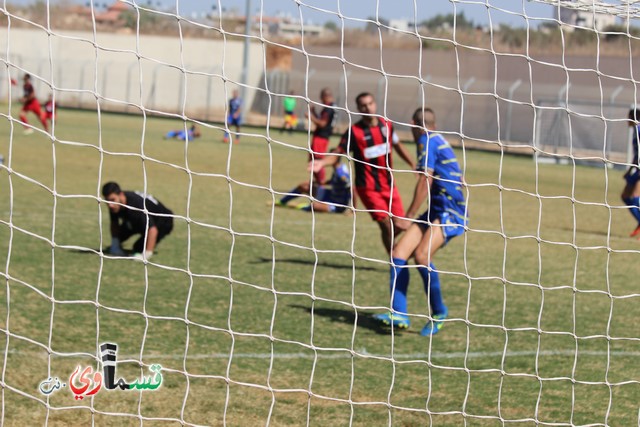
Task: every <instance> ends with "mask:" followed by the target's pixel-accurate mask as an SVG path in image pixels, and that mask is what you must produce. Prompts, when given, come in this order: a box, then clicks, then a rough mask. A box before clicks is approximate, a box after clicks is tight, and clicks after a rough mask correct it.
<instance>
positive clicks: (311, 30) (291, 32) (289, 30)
mask: <svg viewBox="0 0 640 427" xmlns="http://www.w3.org/2000/svg"><path fill="white" fill-rule="evenodd" d="M303 30H304V35H305V36H321V35H322V33H323V32H324V27H323V26H322V25H313V24H305V25H304V26H302V25H300V23H299V22H275V23H273V24H271V25H270V26H269V32H270V33H272V34H276V35H278V36H281V37H297V36H301V35H302V31H303Z"/></svg>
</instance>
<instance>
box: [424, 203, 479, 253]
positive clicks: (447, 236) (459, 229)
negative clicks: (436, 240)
mask: <svg viewBox="0 0 640 427" xmlns="http://www.w3.org/2000/svg"><path fill="white" fill-rule="evenodd" d="M454 206H455V208H454ZM418 220H419V221H420V222H419V223H418V224H419V225H420V227H421V228H422V229H423V230H426V229H427V228H429V227H431V226H432V225H433V222H434V221H435V220H440V224H439V225H435V226H436V227H440V229H441V230H442V234H443V235H444V244H445V245H446V244H447V243H449V240H451V239H453V238H454V237H456V236H459V235H461V234H463V233H464V227H465V225H467V224H468V223H469V219H468V218H467V217H465V216H464V210H462V212H461V209H459V207H458V206H457V205H456V204H455V202H451V203H450V204H449V205H448V206H441V205H434V206H430V207H429V209H427V211H426V212H424V213H423V214H422V215H420V217H419V218H418ZM443 246H444V245H443Z"/></svg>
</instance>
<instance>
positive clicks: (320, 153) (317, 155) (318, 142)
mask: <svg viewBox="0 0 640 427" xmlns="http://www.w3.org/2000/svg"><path fill="white" fill-rule="evenodd" d="M328 150H329V140H328V139H327V138H322V137H319V136H314V137H313V139H312V140H311V151H312V153H313V158H314V159H315V160H320V159H323V158H324V156H325V154H327V151H328ZM326 176H327V175H326V172H325V170H324V168H322V169H321V170H319V171H318V172H314V174H313V179H314V181H316V182H317V183H318V184H321V185H322V184H324V183H325V179H326Z"/></svg>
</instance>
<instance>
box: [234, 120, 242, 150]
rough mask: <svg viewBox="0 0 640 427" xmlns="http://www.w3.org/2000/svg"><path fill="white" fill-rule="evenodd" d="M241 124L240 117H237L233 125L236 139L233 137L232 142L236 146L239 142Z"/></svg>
mask: <svg viewBox="0 0 640 427" xmlns="http://www.w3.org/2000/svg"><path fill="white" fill-rule="evenodd" d="M241 124H242V117H241V116H238V117H237V118H236V119H235V125H236V137H235V139H234V140H233V142H234V143H236V144H237V143H238V142H240V125H241Z"/></svg>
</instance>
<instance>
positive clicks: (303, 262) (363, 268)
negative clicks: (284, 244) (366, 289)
mask: <svg viewBox="0 0 640 427" xmlns="http://www.w3.org/2000/svg"><path fill="white" fill-rule="evenodd" d="M272 261H273V260H272V259H271V258H265V257H259V258H258V260H257V261H253V262H252V264H258V263H265V262H269V263H270V262H272ZM275 261H276V262H277V263H285V264H299V265H314V264H316V262H315V261H312V260H306V259H300V258H276V260H275ZM317 265H318V267H329V268H336V269H342V270H352V269H353V268H354V267H353V266H352V265H346V264H336V263H333V262H324V261H319V262H318V263H317ZM355 268H357V269H358V270H360V271H384V272H388V271H389V267H380V268H378V267H366V266H361V265H358V266H356V267H355Z"/></svg>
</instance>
